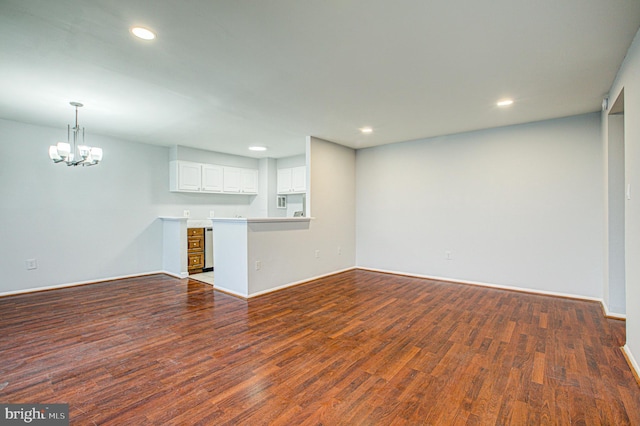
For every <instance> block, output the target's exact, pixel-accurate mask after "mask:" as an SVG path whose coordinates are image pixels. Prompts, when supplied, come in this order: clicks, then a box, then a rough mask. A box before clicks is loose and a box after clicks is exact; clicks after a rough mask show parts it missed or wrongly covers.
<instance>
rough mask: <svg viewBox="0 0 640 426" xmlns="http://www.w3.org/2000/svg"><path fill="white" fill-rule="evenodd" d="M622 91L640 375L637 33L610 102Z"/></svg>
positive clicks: (630, 322) (633, 326)
mask: <svg viewBox="0 0 640 426" xmlns="http://www.w3.org/2000/svg"><path fill="white" fill-rule="evenodd" d="M623 89H624V129H625V135H624V142H625V155H624V158H625V175H626V176H625V181H626V184H628V185H631V199H628V200H626V209H625V257H626V262H625V276H626V316H627V352H628V353H629V355H630V358H631V359H632V360H633V362H634V363H635V366H636V371H640V369H639V368H638V363H637V361H638V360H640V262H638V259H640V120H638V117H640V31H639V32H638V33H637V34H636V36H635V39H634V41H633V43H632V45H631V47H629V51H628V52H627V56H626V58H625V60H624V62H623V64H622V66H621V67H620V70H619V71H618V75H617V77H616V80H615V82H614V84H613V85H612V87H611V90H610V92H609V99H611V100H612V101H613V100H615V99H617V97H618V95H619V94H620V92H621V91H622V90H623ZM605 115H606V112H605V113H603V121H605V120H606V116H605ZM605 123H606V121H605ZM603 134H605V135H606V134H607V132H603ZM606 143H607V141H606V140H604V141H603V144H605V146H606Z"/></svg>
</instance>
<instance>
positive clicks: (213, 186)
mask: <svg viewBox="0 0 640 426" xmlns="http://www.w3.org/2000/svg"><path fill="white" fill-rule="evenodd" d="M222 182H223V167H221V166H215V165H213V164H203V165H202V191H204V192H222V190H223V184H222Z"/></svg>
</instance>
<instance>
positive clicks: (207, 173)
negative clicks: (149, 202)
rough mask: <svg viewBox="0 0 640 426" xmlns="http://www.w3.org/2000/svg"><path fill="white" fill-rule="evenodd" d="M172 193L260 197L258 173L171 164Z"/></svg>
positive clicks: (170, 186)
mask: <svg viewBox="0 0 640 426" xmlns="http://www.w3.org/2000/svg"><path fill="white" fill-rule="evenodd" d="M169 190H170V191H172V192H203V193H218V194H257V193H258V171H257V170H255V169H243V168H239V167H224V166H219V165H215V164H202V163H193V162H190V161H171V163H170V165H169Z"/></svg>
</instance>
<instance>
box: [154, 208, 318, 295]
mask: <svg viewBox="0 0 640 426" xmlns="http://www.w3.org/2000/svg"><path fill="white" fill-rule="evenodd" d="M160 219H161V220H162V221H163V269H164V270H165V271H166V272H167V273H168V274H170V275H173V276H176V277H178V278H186V277H188V275H189V274H188V262H187V229H188V228H189V227H196V226H197V227H208V226H211V224H212V226H213V245H214V247H215V251H214V265H215V287H216V288H218V289H220V290H222V291H225V292H227V293H230V294H233V295H236V296H240V297H251V296H255V295H258V294H261V293H266V292H269V291H272V290H275V289H277V288H279V287H283V286H286V285H291V284H292V283H290V282H288V281H284V282H282V277H281V272H282V271H280V270H276V269H277V268H276V269H274V265H276V264H279V262H276V261H274V260H275V259H274V258H273V256H279V255H281V252H282V250H284V252H285V253H286V255H287V256H289V257H290V258H289V260H290V262H288V263H291V264H292V265H293V264H295V261H296V259H295V257H296V256H297V255H300V254H299V253H297V251H299V250H297V244H296V241H298V240H299V239H301V238H304V237H305V234H306V232H307V231H308V229H309V227H310V222H311V219H312V218H309V217H272V218H214V219H203V220H193V219H189V218H186V217H160ZM275 248H277V249H278V250H274V249H275ZM279 274H280V275H279Z"/></svg>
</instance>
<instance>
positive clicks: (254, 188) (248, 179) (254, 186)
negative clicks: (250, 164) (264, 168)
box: [240, 169, 258, 194]
mask: <svg viewBox="0 0 640 426" xmlns="http://www.w3.org/2000/svg"><path fill="white" fill-rule="evenodd" d="M241 173H242V182H241V186H240V191H241V192H242V193H244V194H257V193H258V171H257V170H252V169H242V172H241Z"/></svg>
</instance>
